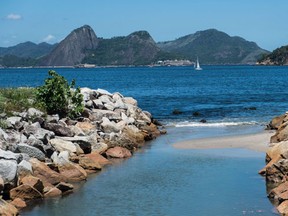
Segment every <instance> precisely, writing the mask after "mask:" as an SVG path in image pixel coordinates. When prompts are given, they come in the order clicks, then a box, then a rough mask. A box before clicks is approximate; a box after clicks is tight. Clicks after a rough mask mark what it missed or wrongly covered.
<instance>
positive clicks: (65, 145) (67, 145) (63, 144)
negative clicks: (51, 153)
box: [49, 138, 77, 154]
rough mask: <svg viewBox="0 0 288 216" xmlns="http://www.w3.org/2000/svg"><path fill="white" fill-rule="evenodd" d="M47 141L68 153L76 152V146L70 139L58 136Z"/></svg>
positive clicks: (60, 150) (59, 150) (58, 149)
mask: <svg viewBox="0 0 288 216" xmlns="http://www.w3.org/2000/svg"><path fill="white" fill-rule="evenodd" d="M49 143H50V144H51V145H52V146H53V147H54V148H55V149H56V150H57V151H58V152H62V151H68V152H70V153H75V154H76V153H77V147H76V145H74V144H73V143H72V142H70V141H66V140H63V139H59V138H54V139H51V140H50V141H49Z"/></svg>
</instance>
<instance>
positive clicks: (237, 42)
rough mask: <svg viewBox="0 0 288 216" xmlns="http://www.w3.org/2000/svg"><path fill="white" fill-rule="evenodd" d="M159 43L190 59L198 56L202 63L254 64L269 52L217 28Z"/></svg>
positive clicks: (165, 49)
mask: <svg viewBox="0 0 288 216" xmlns="http://www.w3.org/2000/svg"><path fill="white" fill-rule="evenodd" d="M157 45H158V46H159V48H161V49H162V50H163V51H167V52H173V53H176V54H178V55H182V56H185V57H186V58H188V59H190V60H195V59H196V57H197V56H198V57H199V59H200V60H201V63H202V64H248V63H252V64H254V63H255V62H256V61H257V59H258V58H259V57H260V56H261V55H262V54H267V53H268V51H266V50H263V49H261V48H260V47H258V46H257V44H256V43H254V42H249V41H246V40H244V39H243V38H241V37H231V36H229V35H228V34H226V33H224V32H221V31H218V30H215V29H209V30H205V31H198V32H196V33H195V34H190V35H186V36H184V37H181V38H178V39H176V40H173V41H167V42H160V43H158V44H157Z"/></svg>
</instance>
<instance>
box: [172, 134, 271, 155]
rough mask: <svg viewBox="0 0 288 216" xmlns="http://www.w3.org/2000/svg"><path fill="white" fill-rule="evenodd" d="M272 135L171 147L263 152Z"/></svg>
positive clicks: (195, 141) (181, 144) (184, 142)
mask: <svg viewBox="0 0 288 216" xmlns="http://www.w3.org/2000/svg"><path fill="white" fill-rule="evenodd" d="M273 134H274V131H263V132H261V133H257V134H248V135H239V136H226V137H214V138H203V139H192V140H187V141H182V142H178V143H175V144H173V147H175V148H179V149H213V148H246V149H251V150H254V151H261V152H265V151H266V150H267V148H268V145H269V141H270V137H271V136H272V135H273Z"/></svg>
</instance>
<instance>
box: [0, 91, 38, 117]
mask: <svg viewBox="0 0 288 216" xmlns="http://www.w3.org/2000/svg"><path fill="white" fill-rule="evenodd" d="M30 107H35V108H41V107H40V106H39V104H38V103H37V100H36V95H35V89H34V88H3V89H0V113H6V114H7V115H8V116H10V115H12V113H13V112H23V111H25V110H26V109H28V108H30Z"/></svg>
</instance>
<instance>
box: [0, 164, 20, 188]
mask: <svg viewBox="0 0 288 216" xmlns="http://www.w3.org/2000/svg"><path fill="white" fill-rule="evenodd" d="M16 174H17V161H16V160H5V159H0V176H2V178H3V180H4V183H5V184H6V183H12V182H14V181H15V178H16Z"/></svg>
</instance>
